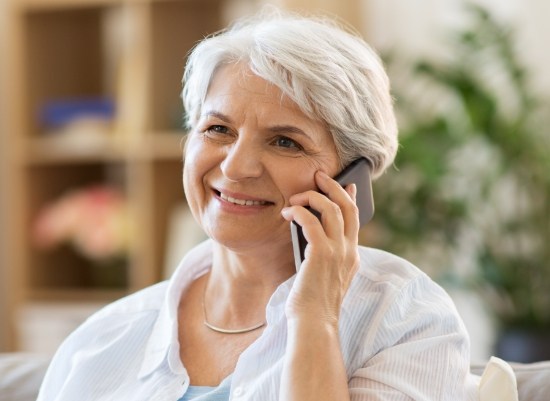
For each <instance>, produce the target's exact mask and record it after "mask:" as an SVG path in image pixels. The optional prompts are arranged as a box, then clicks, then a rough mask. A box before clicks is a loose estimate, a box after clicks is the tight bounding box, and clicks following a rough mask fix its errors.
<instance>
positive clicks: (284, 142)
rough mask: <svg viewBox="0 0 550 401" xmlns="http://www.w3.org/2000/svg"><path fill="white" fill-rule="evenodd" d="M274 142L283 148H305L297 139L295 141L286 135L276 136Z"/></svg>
mask: <svg viewBox="0 0 550 401" xmlns="http://www.w3.org/2000/svg"><path fill="white" fill-rule="evenodd" d="M273 143H274V144H275V145H276V146H279V147H281V148H287V149H295V150H302V149H303V148H302V146H301V145H300V144H299V143H298V142H296V141H294V140H292V139H290V138H288V137H286V136H280V137H277V138H275V140H274V141H273Z"/></svg>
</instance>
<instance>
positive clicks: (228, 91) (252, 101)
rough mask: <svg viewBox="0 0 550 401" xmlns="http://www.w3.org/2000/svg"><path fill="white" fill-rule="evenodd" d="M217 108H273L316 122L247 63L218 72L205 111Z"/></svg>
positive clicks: (207, 97) (227, 67)
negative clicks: (209, 108)
mask: <svg viewBox="0 0 550 401" xmlns="http://www.w3.org/2000/svg"><path fill="white" fill-rule="evenodd" d="M215 105H219V106H222V105H223V106H226V107H232V106H233V108H235V107H237V106H246V108H249V109H252V108H261V107H264V108H265V107H269V108H270V109H271V111H277V109H279V110H280V111H281V112H285V113H288V112H291V113H292V114H293V115H295V116H296V117H300V118H303V119H308V120H311V121H315V119H313V118H310V117H309V116H307V115H306V113H304V112H303V111H302V110H301V109H300V107H299V106H298V105H297V104H296V103H295V102H294V101H293V100H292V99H291V98H289V97H288V96H287V95H285V94H284V93H283V91H282V90H281V89H280V88H278V87H277V86H276V85H274V84H272V83H271V82H269V81H267V80H265V79H264V78H262V77H260V76H258V75H256V74H255V73H254V72H252V70H251V69H250V68H249V67H248V65H247V64H245V63H243V62H241V63H233V64H227V65H223V66H221V67H220V68H219V69H217V71H216V72H215V73H214V76H213V77H212V80H211V82H210V85H209V87H208V91H207V93H206V97H205V102H204V104H203V110H202V111H203V112H204V111H205V110H204V108H207V107H212V106H215ZM319 123H321V122H320V121H319Z"/></svg>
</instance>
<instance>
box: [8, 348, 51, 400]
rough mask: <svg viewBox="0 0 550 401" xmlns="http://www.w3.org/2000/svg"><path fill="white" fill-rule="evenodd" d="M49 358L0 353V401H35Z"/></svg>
mask: <svg viewBox="0 0 550 401" xmlns="http://www.w3.org/2000/svg"><path fill="white" fill-rule="evenodd" d="M49 361H50V358H49V357H47V356H42V355H35V354H26V353H6V354H1V353H0V401H35V400H36V397H37V396H38V389H39V388H40V383H41V382H42V379H43V378H44V375H45V374H46V369H47V368H48V364H49Z"/></svg>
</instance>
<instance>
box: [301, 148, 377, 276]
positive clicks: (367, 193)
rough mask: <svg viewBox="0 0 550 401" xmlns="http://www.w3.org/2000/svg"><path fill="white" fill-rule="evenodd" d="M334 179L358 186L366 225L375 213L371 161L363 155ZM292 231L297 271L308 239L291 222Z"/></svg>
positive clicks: (363, 221) (360, 217)
mask: <svg viewBox="0 0 550 401" xmlns="http://www.w3.org/2000/svg"><path fill="white" fill-rule="evenodd" d="M334 179H335V180H336V181H337V182H338V183H339V184H340V185H342V186H343V187H345V186H346V185H349V184H351V183H354V184H355V185H356V186H357V207H358V209H359V224H360V226H361V227H362V226H364V225H365V224H367V223H368V222H369V221H370V220H371V219H372V216H373V215H374V200H373V198H372V182H371V177H370V162H369V161H368V159H366V158H364V157H361V158H359V159H356V160H354V161H353V162H352V163H351V164H350V165H349V166H347V167H346V168H344V169H343V170H342V171H341V172H340V173H339V174H338V175H337V176H336V177H334ZM308 209H309V210H310V211H311V213H313V214H314V215H315V216H317V217H318V218H320V215H319V213H318V212H316V211H315V210H313V209H311V208H308ZM290 233H291V236H292V248H293V250H294V263H295V265H296V271H298V270H299V268H300V266H301V264H302V261H303V260H304V257H305V256H304V254H305V249H306V245H307V241H306V239H305V237H304V234H303V233H302V227H301V226H300V225H299V224H297V223H295V222H294V221H292V222H290Z"/></svg>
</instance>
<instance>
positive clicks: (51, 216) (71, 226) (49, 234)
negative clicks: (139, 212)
mask: <svg viewBox="0 0 550 401" xmlns="http://www.w3.org/2000/svg"><path fill="white" fill-rule="evenodd" d="M128 214H129V213H128V204H127V201H126V199H125V197H124V195H123V194H122V193H121V192H120V191H118V190H117V189H115V188H112V187H108V186H102V185H97V186H92V187H87V188H83V189H81V190H75V191H71V192H69V193H67V194H65V195H63V196H62V197H61V198H59V199H57V200H55V201H54V202H52V203H50V204H47V205H46V206H45V207H44V208H43V209H42V210H40V212H39V214H38V216H37V219H36V221H35V223H34V226H33V232H32V234H33V240H34V243H35V244H36V246H37V247H39V248H42V249H51V248H54V247H56V246H58V245H60V244H62V243H67V242H68V243H71V244H72V245H73V246H74V247H75V249H76V250H77V251H78V252H80V253H81V254H83V255H84V256H86V257H87V258H89V259H94V260H105V259H109V258H113V257H119V256H124V255H125V254H126V252H127V250H128V246H129V232H130V230H129V216H128Z"/></svg>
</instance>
